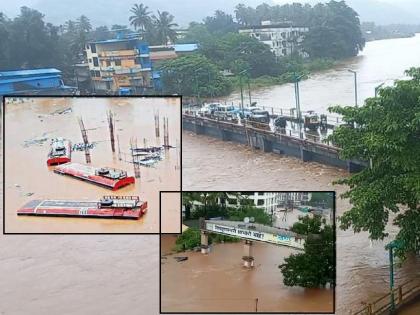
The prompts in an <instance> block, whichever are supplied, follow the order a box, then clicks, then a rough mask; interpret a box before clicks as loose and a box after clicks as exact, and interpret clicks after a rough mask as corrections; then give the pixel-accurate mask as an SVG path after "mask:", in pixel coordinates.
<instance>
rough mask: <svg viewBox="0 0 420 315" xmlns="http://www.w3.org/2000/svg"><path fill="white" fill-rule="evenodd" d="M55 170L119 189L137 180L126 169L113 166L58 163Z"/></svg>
mask: <svg viewBox="0 0 420 315" xmlns="http://www.w3.org/2000/svg"><path fill="white" fill-rule="evenodd" d="M54 172H55V173H58V174H62V175H68V176H71V177H75V178H77V179H81V180H84V181H87V182H90V183H93V184H96V185H99V186H102V187H105V188H109V189H112V190H117V189H119V188H121V187H124V186H127V185H130V184H134V182H135V179H134V177H133V176H128V175H127V172H126V171H123V170H119V169H115V168H111V167H99V168H98V167H93V166H89V165H84V164H79V163H66V164H62V165H58V166H57V167H56V168H55V169H54Z"/></svg>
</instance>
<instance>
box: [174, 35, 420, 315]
mask: <svg viewBox="0 0 420 315" xmlns="http://www.w3.org/2000/svg"><path fill="white" fill-rule="evenodd" d="M413 66H417V67H419V66H420V34H417V36H416V37H414V38H408V39H393V40H383V41H375V42H369V43H367V45H366V48H365V50H364V51H363V53H362V54H361V55H360V56H358V57H355V58H353V59H351V60H348V61H347V62H345V63H342V64H340V65H339V66H337V67H336V68H334V69H331V70H328V71H324V72H321V73H318V74H315V75H313V76H311V78H310V79H309V80H305V81H302V82H301V85H300V86H301V103H302V105H301V107H302V109H303V110H310V109H312V110H316V111H318V112H326V111H327V108H328V107H329V106H331V105H335V104H345V105H353V104H354V83H353V82H354V81H353V76H352V74H351V73H349V72H348V71H347V69H353V70H355V71H357V73H358V93H359V99H358V103H359V105H360V104H361V103H362V102H363V100H364V99H366V98H367V97H371V96H373V95H374V88H375V87H376V86H378V85H379V84H381V83H382V82H386V84H390V83H391V82H392V80H394V79H402V78H404V70H406V69H408V68H410V67H413ZM293 93H294V90H293V85H292V84H286V85H282V86H277V87H269V88H264V89H260V90H258V91H253V96H252V97H253V101H257V102H258V103H259V104H260V105H264V106H273V107H279V108H290V107H293V104H294V94H293ZM239 99H240V97H239V94H233V95H231V96H230V97H228V98H227V100H229V101H232V100H233V101H235V102H238V101H239ZM183 156H184V159H183V188H184V189H196V190H201V189H202V190H206V189H207V190H212V189H220V190H256V189H258V190H336V191H337V193H338V194H339V193H342V192H344V191H345V187H342V186H333V185H332V182H333V181H334V180H336V179H338V178H340V177H343V176H348V174H347V173H346V172H344V171H342V170H338V169H336V168H333V167H328V166H324V165H320V164H317V163H312V162H309V163H308V162H306V163H303V162H301V161H299V160H298V159H295V158H291V157H285V156H279V155H275V154H267V153H263V152H261V151H255V150H252V149H250V148H249V147H246V146H242V145H239V144H235V143H230V142H222V141H220V140H217V139H213V138H209V137H205V136H197V135H194V134H192V133H189V132H184V134H183ZM349 208H350V205H349V204H348V202H347V201H346V200H342V199H337V214H338V215H340V214H342V213H343V212H344V211H345V210H348V209H349ZM388 230H389V232H390V236H389V237H388V238H387V239H385V240H384V241H383V242H370V241H369V239H368V236H367V233H359V234H354V233H353V232H352V231H341V230H340V231H339V232H338V239H337V288H336V292H337V296H336V301H337V314H351V312H352V311H356V310H359V309H361V308H362V307H363V305H364V304H363V302H367V301H372V300H374V299H375V298H377V297H380V296H382V295H383V294H385V293H387V288H388V287H389V266H388V253H387V252H386V251H385V250H384V245H385V244H386V243H387V242H389V241H390V240H392V239H393V236H395V234H396V233H397V231H396V229H395V227H393V226H388ZM222 246H225V245H222ZM229 246H233V247H235V246H238V247H240V246H241V245H239V244H234V245H229ZM225 254H226V255H227V256H229V257H225V259H233V257H230V254H229V253H225ZM233 255H234V254H232V256H233ZM236 259H238V257H236ZM262 259H263V260H264V259H266V258H265V257H263V258H262ZM257 260H258V258H257ZM186 264H189V265H188V268H189V269H190V270H192V272H193V273H194V270H197V272H199V270H201V269H202V268H208V266H207V264H206V263H201V262H200V260H193V261H191V262H186ZM185 268H187V267H185ZM416 274H417V275H420V259H419V258H414V257H411V258H410V259H408V261H406V262H405V263H404V265H403V266H402V267H400V268H397V269H396V273H395V276H396V278H397V280H396V282H397V284H398V283H403V282H404V281H406V280H408V279H410V278H411V277H413V276H414V275H416ZM213 275H214V276H215V277H217V276H218V277H220V278H219V280H222V279H223V272H219V273H215V274H213ZM272 281H273V282H276V281H278V279H275V278H272ZM188 290H189V289H188V288H185V290H182V289H178V290H177V291H176V294H178V295H179V296H180V295H182V294H184V293H186V292H189V291H188ZM215 290H216V291H217V290H220V291H221V292H226V291H225V290H224V285H216V286H215ZM221 292H220V294H222V293H221ZM269 292H270V290H263V291H261V292H260V295H259V296H264V295H265V294H269ZM168 295H170V294H168ZM170 298H171V297H170V296H169V300H170ZM196 306H197V305H196ZM295 306H296V307H302V306H301V305H295Z"/></svg>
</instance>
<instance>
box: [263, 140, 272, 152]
mask: <svg viewBox="0 0 420 315" xmlns="http://www.w3.org/2000/svg"><path fill="white" fill-rule="evenodd" d="M262 144H263V151H264V152H272V151H273V143H272V142H271V141H269V140H266V139H263V140H262Z"/></svg>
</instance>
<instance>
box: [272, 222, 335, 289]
mask: <svg viewBox="0 0 420 315" xmlns="http://www.w3.org/2000/svg"><path fill="white" fill-rule="evenodd" d="M291 230H292V231H293V232H295V233H298V234H301V235H306V236H307V239H306V241H305V245H304V252H303V253H299V254H292V255H290V256H289V257H287V258H285V260H284V261H285V263H284V264H282V265H280V266H279V268H280V269H281V272H282V274H283V283H284V284H285V285H287V286H300V287H305V288H318V287H325V286H326V285H327V284H330V285H334V284H335V251H334V247H335V233H334V229H333V227H332V226H331V225H326V224H325V219H324V220H323V219H321V216H318V215H315V216H314V217H313V218H310V217H309V216H305V217H301V218H299V222H297V223H295V224H294V225H293V226H292V228H291Z"/></svg>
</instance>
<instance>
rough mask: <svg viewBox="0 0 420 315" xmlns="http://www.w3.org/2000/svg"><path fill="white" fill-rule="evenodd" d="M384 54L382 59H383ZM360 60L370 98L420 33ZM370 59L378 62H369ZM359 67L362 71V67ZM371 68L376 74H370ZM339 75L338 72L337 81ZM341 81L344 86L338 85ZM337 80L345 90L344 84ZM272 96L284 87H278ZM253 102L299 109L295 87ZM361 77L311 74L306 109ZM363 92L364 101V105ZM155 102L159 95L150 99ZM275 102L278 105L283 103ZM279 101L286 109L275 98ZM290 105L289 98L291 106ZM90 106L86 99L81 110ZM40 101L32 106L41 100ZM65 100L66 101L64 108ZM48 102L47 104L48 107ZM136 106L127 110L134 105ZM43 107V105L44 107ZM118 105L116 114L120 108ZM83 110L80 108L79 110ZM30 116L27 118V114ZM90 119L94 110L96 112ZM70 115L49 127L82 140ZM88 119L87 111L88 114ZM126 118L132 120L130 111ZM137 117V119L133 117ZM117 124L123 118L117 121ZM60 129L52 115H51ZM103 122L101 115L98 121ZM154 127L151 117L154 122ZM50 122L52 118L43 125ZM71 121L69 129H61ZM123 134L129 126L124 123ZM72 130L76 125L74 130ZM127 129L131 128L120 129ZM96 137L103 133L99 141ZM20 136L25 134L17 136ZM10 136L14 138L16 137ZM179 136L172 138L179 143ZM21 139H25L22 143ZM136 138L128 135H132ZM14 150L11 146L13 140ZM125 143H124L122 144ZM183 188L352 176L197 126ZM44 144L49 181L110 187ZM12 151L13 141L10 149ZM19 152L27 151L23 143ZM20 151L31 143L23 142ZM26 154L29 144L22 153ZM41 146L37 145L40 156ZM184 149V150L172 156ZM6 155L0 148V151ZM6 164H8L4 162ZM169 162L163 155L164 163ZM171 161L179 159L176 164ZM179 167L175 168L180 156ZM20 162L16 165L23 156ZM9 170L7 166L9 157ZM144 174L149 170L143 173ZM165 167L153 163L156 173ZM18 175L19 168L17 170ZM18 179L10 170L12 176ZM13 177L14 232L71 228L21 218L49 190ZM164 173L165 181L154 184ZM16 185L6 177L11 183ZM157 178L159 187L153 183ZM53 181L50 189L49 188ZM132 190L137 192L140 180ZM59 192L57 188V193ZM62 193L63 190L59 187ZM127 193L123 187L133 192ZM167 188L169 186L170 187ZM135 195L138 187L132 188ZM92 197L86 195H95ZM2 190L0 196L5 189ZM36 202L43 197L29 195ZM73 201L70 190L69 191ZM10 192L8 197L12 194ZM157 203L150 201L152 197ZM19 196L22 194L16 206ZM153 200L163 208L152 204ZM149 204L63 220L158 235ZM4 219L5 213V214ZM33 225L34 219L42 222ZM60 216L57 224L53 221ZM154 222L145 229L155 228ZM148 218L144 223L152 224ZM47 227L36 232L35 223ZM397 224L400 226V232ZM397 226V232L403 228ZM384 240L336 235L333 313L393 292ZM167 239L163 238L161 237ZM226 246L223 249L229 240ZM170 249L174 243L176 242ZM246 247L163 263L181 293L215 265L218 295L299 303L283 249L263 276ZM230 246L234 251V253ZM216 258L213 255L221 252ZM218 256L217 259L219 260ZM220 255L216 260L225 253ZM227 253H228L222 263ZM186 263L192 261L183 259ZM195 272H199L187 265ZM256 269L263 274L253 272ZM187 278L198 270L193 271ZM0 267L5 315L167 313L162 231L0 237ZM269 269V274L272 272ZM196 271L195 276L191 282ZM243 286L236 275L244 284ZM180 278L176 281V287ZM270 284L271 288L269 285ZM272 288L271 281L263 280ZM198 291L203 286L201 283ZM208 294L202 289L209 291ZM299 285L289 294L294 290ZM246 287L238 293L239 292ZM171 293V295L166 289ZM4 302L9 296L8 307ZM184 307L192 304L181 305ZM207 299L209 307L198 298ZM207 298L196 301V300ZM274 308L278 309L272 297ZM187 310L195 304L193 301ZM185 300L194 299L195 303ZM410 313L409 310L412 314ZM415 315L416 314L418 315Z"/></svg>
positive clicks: (305, 183)
mask: <svg viewBox="0 0 420 315" xmlns="http://www.w3.org/2000/svg"><path fill="white" fill-rule="evenodd" d="M376 58H379V59H376ZM352 62H353V65H352V66H354V67H359V71H360V86H359V92H360V93H359V94H360V97H361V99H362V98H364V97H366V96H371V95H373V87H374V86H376V85H377V84H379V83H381V81H384V80H387V79H393V78H399V77H401V76H402V75H403V73H402V71H403V70H405V69H406V68H408V67H410V66H415V65H417V66H419V65H420V38H419V35H417V37H416V38H411V39H396V40H387V41H378V42H371V43H367V47H366V49H365V51H364V52H363V55H362V56H360V57H357V58H355V59H354V60H353V61H352ZM367 62H369V63H367ZM360 67H361V68H360ZM362 73H365V74H366V75H369V76H370V77H367V76H365V75H362ZM333 74H334V75H335V77H334V76H333ZM339 82H341V85H340V84H339ZM336 84H337V85H336ZM274 91H275V94H274ZM254 95H255V96H254V97H255V99H256V100H258V98H259V100H260V101H261V100H263V99H265V100H266V102H262V101H261V104H262V105H267V106H269V105H270V106H271V105H273V106H279V107H291V106H292V104H294V99H293V87H292V86H290V85H286V86H279V87H271V88H268V89H265V90H261V91H260V92H259V94H258V95H257V93H254ZM353 98H354V95H353V81H352V76H351V74H350V73H348V72H347V71H346V70H345V67H344V66H343V69H341V70H330V71H326V72H324V73H320V74H317V75H314V76H312V78H311V79H310V80H307V81H304V82H302V83H301V102H302V104H303V106H302V108H304V109H316V110H318V109H321V110H325V108H326V107H327V105H330V104H336V103H340V102H342V103H347V104H353ZM361 99H360V101H361ZM146 101H147V102H148V104H149V102H150V99H146ZM274 103H275V104H274ZM276 104H278V105H276ZM288 104H290V105H288ZM82 105H85V104H79V105H78V108H80V107H81V106H82ZM32 106H34V105H32ZM46 106H47V107H49V110H47V109H45V110H44V112H40V114H44V115H48V113H50V112H52V111H53V110H52V108H51V107H52V105H46ZM64 107H65V106H64ZM44 108H45V107H44ZM125 108H127V107H125ZM38 110H42V109H41V108H39V109H38ZM115 111H117V110H116V109H115ZM96 113H97V112H92V113H91V114H89V115H90V117H92V116H96ZM73 114H74V113H73ZM14 115H17V116H15V118H16V119H18V118H19V119H29V121H31V122H32V123H33V124H32V125H30V124H22V123H21V122H19V121H16V122H15V123H16V124H18V123H19V128H21V129H22V131H26V132H28V131H31V130H35V132H34V133H33V134H32V133H31V135H33V136H38V135H40V132H38V130H37V129H36V128H37V127H38V128H39V127H40V126H41V127H42V129H44V127H45V126H44V124H41V122H40V121H39V118H37V117H32V116H30V115H28V114H25V112H24V111H20V110H19V109H18V110H17V113H16V114H14ZM27 115H28V117H26V116H27ZM87 115H88V114H87ZM99 116H100V118H98V117H92V119H95V120H97V121H102V120H104V121H106V115H105V110H104V111H103V113H102V114H101V115H99ZM67 117H68V115H63V116H51V118H45V117H44V118H45V119H48V121H49V122H52V118H54V119H56V118H57V119H59V120H60V121H61V122H62V123H65V122H67V120H71V123H69V125H68V126H67V125H65V128H66V130H67V129H69V131H70V136H72V137H73V135H74V137H76V139H78V141H80V142H81V141H82V140H81V135H80V130H79V129H78V126H77V120H76V119H75V118H73V119H69V118H67ZM84 117H85V116H84ZM87 117H88V116H86V118H84V119H85V124H86V127H87V128H91V127H92V126H94V124H90V123H89V122H88V119H87ZM126 117H127V116H126ZM128 118H129V119H131V120H133V118H132V116H129V115H128ZM117 119H120V117H118V118H117ZM52 123H53V124H54V122H52ZM101 123H102V122H101ZM150 123H151V124H153V117H152V120H151V122H150ZM45 125H46V124H45ZM59 126H60V127H64V125H63V124H59ZM118 128H121V123H118V122H117V129H118ZM122 128H123V129H124V130H125V129H126V128H128V127H122ZM55 129H57V126H53V127H52V128H51V126H50V125H48V127H47V128H46V130H47V131H48V130H55ZM70 129H71V130H70ZM149 129H150V132H151V135H153V126H151V127H150V128H146V129H143V128H141V129H136V130H135V132H134V135H136V136H137V137H138V141H139V142H140V143H141V141H142V138H143V137H145V133H146V132H149ZM121 132H123V131H121ZM96 136H98V137H96ZM16 137H18V139H20V140H21V141H24V140H26V137H22V136H21V135H19V134H17V135H16ZM89 137H90V138H91V140H92V141H93V140H95V138H96V140H101V139H106V138H107V137H108V133H106V132H105V133H104V136H102V134H101V137H99V134H97V131H94V132H93V133H92V136H91V133H89ZM9 138H10V137H8V138H7V139H9ZM174 140H175V139H172V140H171V141H174ZM16 142H17V143H18V144H19V146H20V145H21V143H22V142H18V141H16ZM125 142H126V143H127V140H126V141H125ZM6 145H7V146H9V145H11V144H10V140H9V142H6ZM125 146H126V145H125ZM183 146H184V149H183V167H184V169H183V186H184V187H183V188H184V189H190V190H207V189H216V190H228V189H231V190H331V189H334V190H337V191H338V192H343V191H344V188H343V187H340V186H333V185H332V184H331V182H332V181H333V180H335V179H338V178H340V177H342V176H346V174H347V173H346V172H344V171H342V170H338V169H335V168H333V167H327V166H323V165H320V164H316V163H303V162H301V161H299V160H297V159H294V158H289V157H283V156H278V155H274V154H265V153H262V152H260V151H254V150H251V149H250V148H248V147H245V146H241V145H237V144H233V143H226V142H222V141H219V140H215V139H212V138H207V137H203V136H195V135H192V134H190V133H185V132H184V134H183ZM47 147H48V146H47V145H44V146H40V147H36V146H35V147H29V148H27V150H34V153H31V154H34V155H33V156H34V157H35V156H36V157H37V158H40V159H41V162H40V163H39V165H38V166H37V168H38V170H39V171H42V172H43V173H44V175H43V176H45V177H44V178H43V181H42V182H41V181H38V183H44V182H46V180H47V179H50V178H53V177H55V176H57V177H58V179H60V181H65V182H66V185H68V186H66V187H72V188H75V189H76V192H78V193H79V194H80V193H81V192H83V194H91V193H92V194H93V193H94V195H95V196H96V193H97V192H99V193H101V194H102V193H104V192H105V193H109V192H108V191H107V190H102V189H101V190H99V188H97V187H95V186H92V185H89V184H87V183H83V182H79V181H77V180H73V179H70V178H68V179H67V178H63V177H60V176H58V175H55V174H52V172H51V171H47V167H46V165H45V157H46V152H47ZM7 149H8V150H9V149H12V150H13V148H10V147H8V148H7ZM15 150H18V148H15ZM19 150H23V149H22V147H20V148H19ZM101 150H104V151H105V152H106V154H105V157H104V159H105V158H106V161H105V160H103V161H102V160H100V159H101V157H100V156H99V152H100V151H101ZM25 152H26V151H25ZM31 152H32V151H31ZM110 152H111V150H110V146H109V143H106V142H104V143H101V144H100V145H99V146H98V147H96V148H95V149H94V150H93V151H92V164H93V163H96V162H107V163H108V161H110V162H111V161H113V158H112V155H111V153H110ZM174 152H175V151H174ZM0 153H1V152H0ZM18 158H19V159H20V160H17V161H18V162H19V165H12V166H9V167H12V168H14V170H15V171H16V170H19V169H20V168H22V167H25V166H26V165H28V164H29V163H28V161H27V159H24V160H22V157H17V158H16V159H18ZM74 158H75V159H78V160H79V159H80V161H83V153H81V152H77V153H76V154H75V155H74ZM1 162H2V161H1ZM30 163H31V165H32V164H33V165H35V164H34V161H30ZM160 163H162V164H160V166H163V165H164V164H163V163H164V161H161V162H160ZM171 163H172V162H171ZM173 163H176V162H175V161H174V162H173ZM16 164H18V163H16ZM6 167H8V166H7V164H6ZM124 167H127V170H129V171H130V172H132V171H131V167H130V166H129V165H124ZM142 170H143V174H144V176H146V174H145V173H147V172H151V171H152V170H149V169H147V170H145V171H144V168H143V169H142ZM153 171H156V170H153ZM14 173H15V172H14ZM7 176H9V175H7ZM10 176H12V178H11V179H10V180H11V182H10V184H9V183H7V187H6V192H8V194H9V193H10V194H11V196H14V197H15V199H10V201H7V200H6V202H12V203H13V202H14V204H11V206H12V209H7V208H6V216H7V222H8V223H7V227H10V228H11V229H12V228H13V229H19V230H22V229H24V230H25V231H29V230H34V229H35V228H36V227H39V229H42V230H43V231H48V232H51V231H57V230H59V229H60V230H62V229H63V228H64V223H63V221H62V220H59V219H53V218H45V219H44V218H22V220H20V218H19V221H18V220H16V215H15V211H16V208H15V207H17V206H21V204H22V203H24V202H25V201H26V200H27V199H29V198H30V197H27V196H24V193H26V192H30V191H31V190H35V189H40V188H39V187H38V186H42V187H45V185H41V184H38V185H35V183H36V182H37V181H35V180H34V179H32V178H31V180H30V181H29V184H28V185H29V186H23V185H22V193H23V194H22V195H21V193H20V192H18V190H17V189H16V188H15V186H14V185H15V184H19V183H20V181H18V180H19V178H20V174H19V173H15V174H10ZM155 180H156V179H155ZM7 181H9V180H7ZM152 184H153V182H152ZM51 187H53V186H51ZM135 188H136V189H137V188H138V185H137V184H136V186H135ZM143 188H144V186H143V185H140V191H139V192H140V196H141V197H144V194H146V191H143V190H142V189H143ZM56 189H58V187H54V191H56ZM60 189H61V188H60ZM126 189H131V188H128V187H127V188H125V189H123V191H124V193H128V192H127V191H126ZM166 189H168V188H166ZM62 193H64V194H66V196H68V195H67V194H70V193H71V192H70V189H66V190H65V191H62ZM130 193H131V191H130ZM86 196H87V195H86ZM1 197H3V196H1ZM32 197H35V195H34V196H32ZM69 197H70V196H69ZM8 198H9V197H8ZM152 199H153V198H152ZM13 200H15V201H13ZM155 205H157V204H156V203H155ZM151 206H152V204H150V205H149V212H148V214H147V215H146V217H145V218H144V221H142V220H143V219H142V220H140V221H139V222H125V221H124V222H114V221H112V222H111V221H106V222H104V221H103V220H99V222H97V221H96V220H91V219H88V220H86V221H85V220H81V219H69V221H68V220H66V221H65V222H66V223H65V225H66V226H68V227H69V228H70V227H71V229H77V230H78V231H101V232H103V231H111V232H113V231H117V230H121V229H124V230H125V231H128V230H131V231H140V232H141V231H151V230H152V229H153V228H154V227H155V224H156V222H158V221H159V218H158V215H157V208H156V210H155V212H153V211H150V209H151ZM348 208H349V204H348V203H347V201H345V200H340V199H337V211H338V214H340V213H343V211H345V210H346V209H348ZM0 216H2V213H1V212H0ZM35 220H36V224H34V222H35ZM46 222H51V223H53V224H47V223H46ZM146 222H147V224H146ZM146 225H147V227H146ZM37 229H38V228H37ZM391 230H392V229H391ZM395 232H396V231H395V230H393V231H392V233H391V236H390V238H389V239H392V236H393V235H395ZM389 239H387V240H385V241H384V242H374V243H372V244H371V243H370V242H369V240H368V238H367V234H366V233H360V234H357V235H354V234H353V232H351V231H341V230H340V231H339V232H338V240H337V259H338V262H337V289H336V295H337V296H336V314H340V315H341V314H343V315H347V314H351V313H352V311H354V310H358V309H360V308H361V307H362V306H363V305H362V304H361V302H362V301H368V300H372V299H374V298H375V297H379V296H381V295H383V294H384V293H386V292H387V288H388V285H389V282H388V281H389V274H388V264H387V261H388V253H387V252H386V251H385V250H384V243H386V242H387V241H389ZM163 245H164V244H163ZM225 245H226V246H225ZM167 247H170V244H168V245H167ZM239 248H241V245H240V244H224V245H221V246H219V248H214V251H213V252H212V253H211V254H210V255H208V258H209V260H210V261H211V262H212V263H211V264H208V262H207V261H205V260H204V259H205V257H204V256H200V255H201V254H200V255H199V254H195V253H194V254H192V253H191V254H188V255H193V256H194V257H193V258H191V260H188V261H186V262H185V264H184V263H176V262H171V260H173V259H172V258H167V260H168V262H167V263H166V264H164V265H162V267H163V271H164V272H165V270H164V268H166V267H168V268H167V272H168V273H169V272H172V273H173V272H174V271H175V270H176V269H175V268H178V269H181V270H183V271H185V274H186V278H182V279H181V278H180V277H179V275H178V274H176V275H174V276H176V277H177V278H176V279H178V281H179V283H178V285H177V287H176V293H177V294H179V296H182V297H186V296H187V294H188V293H190V292H191V291H190V289H189V285H190V284H189V282H187V281H186V279H188V280H192V279H200V280H201V279H203V280H207V281H213V280H212V279H210V277H209V275H206V274H205V271H210V270H214V271H216V272H218V275H215V276H214V277H215V278H214V282H212V284H213V286H214V290H213V292H216V291H218V292H217V294H218V297H220V296H222V294H225V295H226V296H229V297H230V298H233V297H235V295H234V292H229V291H228V290H229V289H231V288H232V287H233V285H235V284H238V283H239V282H240V281H250V282H252V283H253V284H255V285H256V286H257V287H258V288H260V290H259V292H250V293H247V292H241V293H242V294H245V296H246V297H247V298H251V299H252V298H254V297H255V296H256V295H257V293H258V296H260V297H261V298H262V299H263V297H264V296H268V297H269V298H273V292H271V291H272V290H282V291H281V292H282V294H283V293H284V294H285V296H289V297H290V296H291V294H290V292H292V291H293V292H296V295H297V298H296V300H295V301H293V303H298V302H299V301H300V300H299V298H300V297H301V296H302V292H299V289H297V290H295V289H288V291H287V292H286V291H285V290H284V288H282V286H281V273H280V271H279V270H278V269H276V267H275V266H276V265H278V264H279V262H280V261H281V259H282V257H283V256H282V255H284V253H283V254H281V253H280V254H279V255H278V256H275V255H277V251H278V249H276V247H274V246H259V248H258V253H257V257H256V264H257V265H258V264H259V261H260V262H261V263H262V262H264V264H266V265H267V266H270V268H271V269H270V270H263V272H261V273H260V274H258V273H256V272H255V273H252V271H251V272H245V271H244V272H242V268H241V267H240V263H241V252H240V250H239ZM228 250H229V251H228ZM213 254H215V255H213ZM212 255H213V256H212ZM216 255H217V256H216ZM212 257H217V258H220V260H219V261H223V262H226V265H225V266H224V267H220V268H219V267H216V265H215V260H216V258H212ZM222 259H223V260H222ZM183 264H184V265H183ZM419 270H420V261H419V259H417V260H416V259H410V260H408V261H407V262H406V263H405V264H404V265H403V267H401V268H399V267H398V268H396V272H395V275H396V283H397V284H399V283H401V282H404V281H405V280H406V279H408V278H410V277H413V275H415V274H418V273H419V272H420V271H419ZM190 271H192V272H190ZM227 271H228V275H229V273H230V272H231V273H232V275H231V277H233V278H231V279H236V280H232V281H233V283H230V284H229V283H228V284H226V283H225V282H224V281H222V280H224V278H223V276H226V275H227V274H226V272H227ZM254 271H257V272H259V271H261V268H260V269H258V268H257V269H256V270H254ZM188 273H190V274H189V275H187V274H188ZM0 274H1V276H2V281H1V282H0V314H2V315H3V314H5V315H9V314H12V315H26V314H34V315H38V314H39V315H41V314H47V313H48V314H63V315H68V314H72V315H73V314H77V315H79V314H83V313H87V314H109V315H114V314H115V315H117V314H128V315H138V314H147V315H149V314H158V313H159V283H158V277H159V237H158V236H149V235H144V236H139V235H131V236H123V235H115V236H106V235H89V236H86V235H84V236H80V235H68V236H61V235H54V236H52V235H50V236H41V235H26V236H22V235H0ZM269 276H272V279H269ZM187 277H188V278H187ZM194 277H195V278H194ZM235 281H236V282H235ZM169 285H175V284H169ZM263 286H264V287H263ZM265 286H267V287H265ZM196 289H197V290H198V289H199V288H197V287H196ZM200 290H204V289H200ZM289 290H290V291H289ZM305 294H308V296H311V297H312V298H314V299H313V300H310V301H308V302H307V303H308V304H307V305H301V307H302V308H303V307H306V306H309V305H310V304H312V303H316V302H317V299H320V300H321V301H325V299H327V298H328V294H325V292H324V293H322V292H305ZM237 296H239V294H237V295H236V297H237ZM168 298H169V299H172V301H173V299H174V296H168ZM5 301H6V302H7V303H5ZM180 303H183V301H182V300H181V301H180ZM200 303H209V302H208V301H207V302H203V301H201V302H200ZM247 303H248V304H246V308H247V309H248V308H251V307H253V306H254V304H253V301H252V300H251V301H248V302H247ZM198 305H199V303H198V302H197V303H196V304H195V305H192V306H190V307H197V306H198ZM266 305H269V304H266ZM184 306H186V305H185V304H184ZM186 307H187V306H186ZM407 314H408V313H407ZM414 314H417V313H410V315H414Z"/></svg>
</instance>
